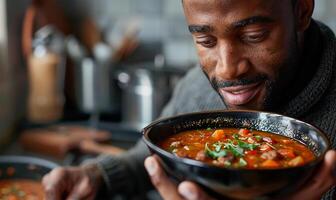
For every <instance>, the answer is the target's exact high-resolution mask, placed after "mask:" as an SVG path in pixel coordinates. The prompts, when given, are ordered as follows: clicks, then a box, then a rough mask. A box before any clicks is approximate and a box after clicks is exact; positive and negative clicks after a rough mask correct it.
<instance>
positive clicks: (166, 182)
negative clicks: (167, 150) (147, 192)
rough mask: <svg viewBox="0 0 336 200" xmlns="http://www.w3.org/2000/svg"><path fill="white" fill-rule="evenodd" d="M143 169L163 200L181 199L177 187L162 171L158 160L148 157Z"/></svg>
mask: <svg viewBox="0 0 336 200" xmlns="http://www.w3.org/2000/svg"><path fill="white" fill-rule="evenodd" d="M145 167H146V170H147V172H148V174H149V176H150V179H151V181H152V183H153V185H154V186H155V188H156V189H157V190H158V192H159V193H160V195H161V196H162V198H163V199H165V200H179V199H182V198H181V196H180V195H179V193H178V192H177V186H176V185H175V184H174V183H173V182H172V181H171V180H170V179H169V177H168V176H167V175H166V174H165V172H164V171H163V170H162V168H161V166H160V164H159V162H158V158H157V157H156V156H150V157H148V158H146V160H145Z"/></svg>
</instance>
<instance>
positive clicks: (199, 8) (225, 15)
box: [184, 0, 290, 24]
mask: <svg viewBox="0 0 336 200" xmlns="http://www.w3.org/2000/svg"><path fill="white" fill-rule="evenodd" d="M289 1H290V0H184V11H185V14H186V18H187V21H188V23H189V24H211V23H219V22H220V23H224V24H225V23H231V22H235V21H237V20H241V19H245V18H249V17H251V16H269V17H273V18H277V17H279V15H284V14H285V13H288V12H289V11H288V9H289V7H288V6H287V7H286V8H285V9H287V10H285V9H284V7H285V6H284V5H285V4H286V3H288V2H289ZM287 5H288V4H287Z"/></svg>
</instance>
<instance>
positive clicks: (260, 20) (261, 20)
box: [232, 16, 274, 28]
mask: <svg viewBox="0 0 336 200" xmlns="http://www.w3.org/2000/svg"><path fill="white" fill-rule="evenodd" d="M272 22H274V20H273V19H272V18H270V17H265V16H253V17H249V18H247V19H243V20H241V21H238V22H234V23H233V24H232V26H233V28H244V27H246V26H248V25H251V24H268V23H272Z"/></svg>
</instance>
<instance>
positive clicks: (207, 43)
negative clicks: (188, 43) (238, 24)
mask: <svg viewBox="0 0 336 200" xmlns="http://www.w3.org/2000/svg"><path fill="white" fill-rule="evenodd" d="M196 44H199V45H201V46H203V47H205V48H212V47H214V46H216V44H217V40H216V39H215V38H214V37H202V38H196Z"/></svg>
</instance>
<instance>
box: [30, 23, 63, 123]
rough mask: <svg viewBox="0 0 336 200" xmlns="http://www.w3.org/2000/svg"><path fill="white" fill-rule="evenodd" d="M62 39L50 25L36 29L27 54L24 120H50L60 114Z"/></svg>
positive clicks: (61, 113) (46, 121)
mask: <svg viewBox="0 0 336 200" xmlns="http://www.w3.org/2000/svg"><path fill="white" fill-rule="evenodd" d="M64 68H65V65H64V39H63V36H62V35H61V34H60V33H59V32H58V31H57V30H56V29H55V28H54V27H53V26H45V27H43V28H41V29H40V30H39V31H38V32H36V34H35V37H34V40H33V51H32V54H31V55H29V58H28V79H29V94H28V106H27V109H28V110H27V118H28V121H30V122H33V123H50V122H54V121H57V120H59V119H61V118H62V116H63V106H64V94H63V85H64V73H65V69H64Z"/></svg>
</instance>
